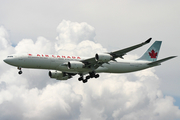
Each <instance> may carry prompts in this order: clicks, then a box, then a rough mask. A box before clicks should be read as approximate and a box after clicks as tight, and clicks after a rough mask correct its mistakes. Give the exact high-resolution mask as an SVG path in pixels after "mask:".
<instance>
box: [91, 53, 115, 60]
mask: <svg viewBox="0 0 180 120" xmlns="http://www.w3.org/2000/svg"><path fill="white" fill-rule="evenodd" d="M112 58H113V57H112V56H111V55H110V54H98V53H97V54H96V55H95V60H96V61H99V62H109V61H110V60H112Z"/></svg>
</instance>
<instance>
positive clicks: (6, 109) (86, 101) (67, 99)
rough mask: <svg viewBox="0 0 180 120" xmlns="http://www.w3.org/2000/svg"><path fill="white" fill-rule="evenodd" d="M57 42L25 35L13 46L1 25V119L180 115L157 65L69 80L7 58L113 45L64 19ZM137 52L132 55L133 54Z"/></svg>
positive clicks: (165, 119) (88, 52)
mask: <svg viewBox="0 0 180 120" xmlns="http://www.w3.org/2000/svg"><path fill="white" fill-rule="evenodd" d="M57 32H58V36H57V39H56V41H53V40H48V39H46V38H45V37H38V38H37V40H35V41H33V40H32V39H23V40H21V41H20V42H19V43H18V44H17V46H15V47H12V46H11V43H10V41H9V40H8V32H7V31H6V29H5V28H4V27H0V40H1V41H2V42H3V44H1V48H0V54H2V56H1V57H0V58H1V61H0V65H1V66H2V67H1V68H0V119H15V120H16V119H18V120H19V119H27V120H32V119H33V120H39V119H45V120H49V119H55V120H56V119H58V120H59V119H80V120H84V119H99V120H104V119H107V120H109V119H115V120H119V119H121V120H127V119H132V120H136V119H139V120H144V119H149V120H150V119H153V120H169V119H180V110H179V108H178V107H177V106H175V105H174V104H173V103H174V99H173V97H171V96H164V95H163V93H162V91H161V90H160V88H159V84H160V79H159V78H158V76H157V75H156V74H155V69H154V68H151V69H147V70H143V71H139V72H135V73H129V74H100V78H98V79H91V80H89V81H88V83H86V84H83V83H82V82H79V81H78V80H77V78H78V77H77V76H75V77H74V78H72V79H70V80H68V81H56V80H54V79H50V78H49V77H48V71H47V70H31V69H23V74H22V75H21V76H19V75H18V74H17V70H16V68H14V67H12V66H9V65H6V64H5V63H4V62H3V61H2V60H3V59H4V58H5V56H7V55H8V54H12V53H22V52H30V53H50V54H55V53H56V54H70V55H73V54H75V55H81V56H86V57H87V56H94V54H95V53H96V52H106V51H107V50H106V49H105V48H103V46H102V45H101V44H99V43H96V42H95V39H94V37H95V30H94V28H93V27H92V26H90V25H88V24H87V23H77V22H71V21H66V20H63V21H62V22H61V23H60V24H59V26H58V27H57ZM136 57H137V56H135V55H131V56H130V58H136Z"/></svg>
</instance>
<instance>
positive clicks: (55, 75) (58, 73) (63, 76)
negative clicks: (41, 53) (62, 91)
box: [49, 71, 71, 80]
mask: <svg viewBox="0 0 180 120" xmlns="http://www.w3.org/2000/svg"><path fill="white" fill-rule="evenodd" d="M49 77H50V78H55V79H56V80H67V79H69V78H71V77H70V76H68V75H66V74H65V73H63V72H61V71H49Z"/></svg>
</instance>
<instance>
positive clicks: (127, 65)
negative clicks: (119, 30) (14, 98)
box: [4, 54, 150, 73]
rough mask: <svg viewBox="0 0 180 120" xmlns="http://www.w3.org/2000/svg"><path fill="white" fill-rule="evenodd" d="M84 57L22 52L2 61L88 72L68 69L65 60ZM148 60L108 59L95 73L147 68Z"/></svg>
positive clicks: (64, 70) (78, 59)
mask: <svg viewBox="0 0 180 120" xmlns="http://www.w3.org/2000/svg"><path fill="white" fill-rule="evenodd" d="M83 59H84V58H81V57H74V56H60V55H44V54H22V55H11V56H8V57H7V59H5V60H4V61H5V62H6V63H8V64H10V65H13V66H17V67H20V68H34V69H51V70H59V71H63V72H68V73H88V72H90V71H92V69H90V68H81V69H69V68H68V67H67V62H69V61H81V60H83ZM148 63H150V62H148V61H140V60H131V61H127V60H118V61H117V62H116V61H109V62H108V63H104V64H102V66H100V67H98V68H97V69H96V70H95V72H96V73H101V72H105V73H127V72H133V71H138V70H142V69H146V68H149V67H150V66H149V65H148Z"/></svg>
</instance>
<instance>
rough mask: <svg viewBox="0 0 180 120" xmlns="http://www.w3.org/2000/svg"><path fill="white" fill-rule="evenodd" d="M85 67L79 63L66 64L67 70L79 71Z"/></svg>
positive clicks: (70, 62)
mask: <svg viewBox="0 0 180 120" xmlns="http://www.w3.org/2000/svg"><path fill="white" fill-rule="evenodd" d="M84 66H85V65H84V63H82V62H79V61H69V62H68V69H80V68H83V67H84Z"/></svg>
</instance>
